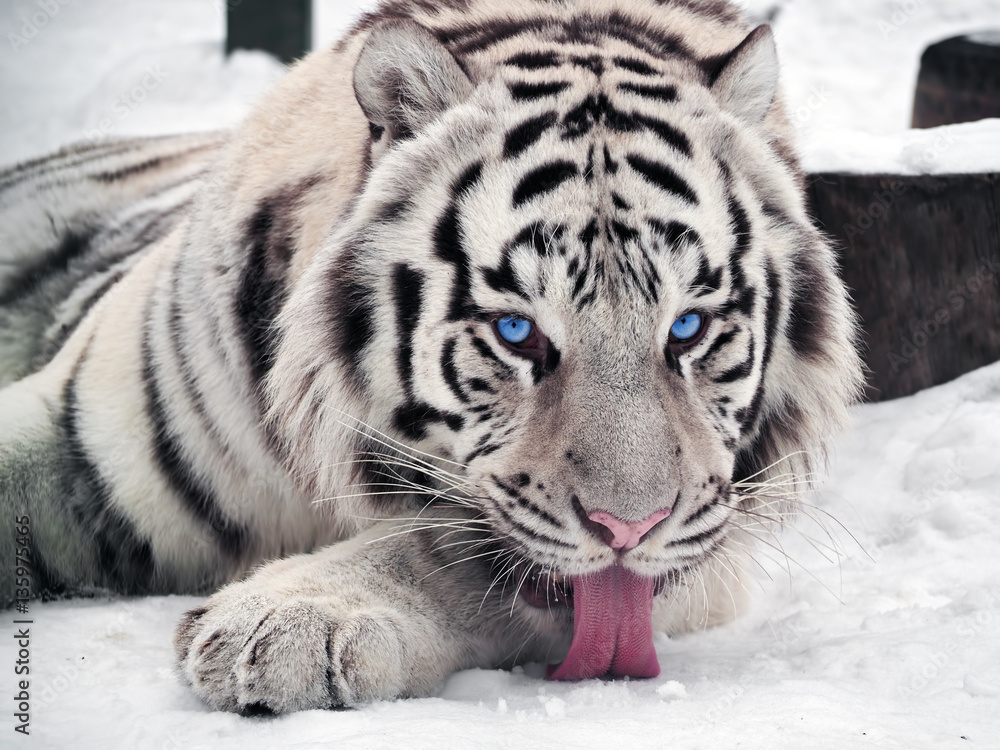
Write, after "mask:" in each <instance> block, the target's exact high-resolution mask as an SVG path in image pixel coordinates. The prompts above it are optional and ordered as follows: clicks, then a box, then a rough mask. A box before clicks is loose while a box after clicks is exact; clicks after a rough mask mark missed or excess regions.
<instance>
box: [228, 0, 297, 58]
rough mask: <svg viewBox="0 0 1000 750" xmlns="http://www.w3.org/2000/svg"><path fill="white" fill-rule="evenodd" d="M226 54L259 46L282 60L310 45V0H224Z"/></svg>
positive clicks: (295, 56) (293, 55)
mask: <svg viewBox="0 0 1000 750" xmlns="http://www.w3.org/2000/svg"><path fill="white" fill-rule="evenodd" d="M225 3H226V54H229V53H231V52H232V51H233V50H236V49H260V50H264V51H265V52H270V53H271V54H272V55H274V56H275V57H277V58H278V59H279V60H281V61H282V62H286V63H289V62H292V61H294V60H298V59H299V58H300V57H302V56H303V55H304V54H306V53H307V52H308V51H309V49H310V47H311V46H312V0H225Z"/></svg>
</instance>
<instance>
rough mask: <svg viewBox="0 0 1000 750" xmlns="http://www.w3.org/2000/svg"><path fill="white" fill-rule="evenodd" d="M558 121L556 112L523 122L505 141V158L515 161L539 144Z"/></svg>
mask: <svg viewBox="0 0 1000 750" xmlns="http://www.w3.org/2000/svg"><path fill="white" fill-rule="evenodd" d="M558 119H559V118H558V116H557V115H556V113H555V112H546V113H545V114H543V115H539V116H538V117H533V118H531V119H530V120H527V121H526V122H522V123H521V124H520V125H518V126H517V127H515V128H513V129H512V130H510V131H509V132H508V133H507V136H506V138H505V139H504V144H503V158H504V159H513V158H515V157H517V156H520V155H521V154H523V153H524V152H525V151H526V150H527V149H529V148H530V147H531V146H532V145H534V144H535V143H537V142H538V139H539V138H541V137H542V136H543V135H545V131H546V130H548V129H549V128H551V127H552V126H554V125H555V124H556V122H557V121H558Z"/></svg>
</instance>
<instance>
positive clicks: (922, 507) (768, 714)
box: [0, 0, 1000, 750]
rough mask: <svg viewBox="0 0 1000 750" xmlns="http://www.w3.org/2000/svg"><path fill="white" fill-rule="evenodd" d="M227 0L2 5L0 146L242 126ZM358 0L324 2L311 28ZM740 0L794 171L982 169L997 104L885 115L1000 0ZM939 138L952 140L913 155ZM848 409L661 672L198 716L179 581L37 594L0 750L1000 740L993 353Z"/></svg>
mask: <svg viewBox="0 0 1000 750" xmlns="http://www.w3.org/2000/svg"><path fill="white" fill-rule="evenodd" d="M223 4H224V0H155V1H154V0H144V2H142V3H129V2H126V0H5V3H4V4H3V6H2V7H0V164H5V163H10V162H14V161H18V160H21V159H24V158H29V157H32V156H37V155H40V154H42V153H44V152H46V151H48V150H50V149H53V148H56V147H58V146H60V145H63V144H65V143H67V142H69V141H72V140H76V139H80V138H88V137H94V138H96V137H100V135H101V134H102V133H110V134H127V133H154V132H172V131H177V130H181V129H184V130H194V129H201V128H209V127H220V126H226V125H229V124H232V123H234V122H236V121H238V119H239V118H240V117H241V116H242V114H243V113H244V112H245V111H246V109H247V107H248V106H250V105H251V103H252V102H253V101H254V100H255V99H256V98H257V97H259V96H260V95H261V93H263V92H264V91H266V90H267V88H268V87H269V86H270V85H271V84H272V83H273V81H275V80H277V78H278V77H280V75H281V74H282V68H281V66H279V65H278V64H277V63H275V62H273V61H272V60H270V59H269V58H267V57H266V56H264V55H260V54H251V53H240V54H239V55H237V56H235V57H234V58H233V59H231V60H229V61H225V60H224V59H223V56H222V54H221V52H220V40H221V37H222V34H223V17H222V13H221V7H222V6H223ZM370 4H371V3H370V2H362V1H358V0H321V1H320V4H319V6H318V11H317V24H316V26H317V29H316V36H317V40H318V41H320V42H322V43H325V42H328V41H329V40H331V39H333V38H334V37H335V36H336V33H337V30H338V29H341V28H343V27H344V26H345V25H347V23H349V21H350V19H351V18H352V17H353V16H354V15H355V14H356V13H357V12H358V9H359V8H361V7H363V6H366V5H370ZM748 5H750V6H751V7H753V8H754V9H755V10H759V11H761V12H765V11H767V10H768V9H770V8H773V7H777V6H780V13H779V14H778V15H777V17H776V21H775V28H776V34H777V38H778V44H779V49H780V52H781V55H782V58H783V60H784V63H785V68H784V70H785V74H784V75H785V85H786V89H787V91H788V94H789V101H790V104H791V107H792V111H793V113H796V114H795V118H796V123H797V125H798V126H799V127H800V130H801V131H802V134H803V139H804V143H805V146H804V149H805V153H806V157H807V163H808V164H809V165H810V166H811V167H813V168H829V167H830V166H831V165H843V164H844V163H845V162H844V160H845V159H850V160H852V161H851V164H855V165H856V164H857V163H859V162H860V163H861V164H864V165H870V164H871V163H873V162H874V163H876V164H878V165H882V166H878V167H871V168H872V169H882V168H886V167H885V165H887V164H888V165H890V167H889V168H892V167H897V168H899V169H901V170H902V169H907V168H911V169H912V168H917V167H924V165H926V167H925V168H926V169H928V170H932V171H947V169H948V167H949V166H950V164H951V162H948V160H949V159H954V160H955V161H956V162H961V161H962V160H961V159H959V158H958V157H957V156H949V155H948V154H951V155H954V154H960V153H965V154H966V156H968V154H969V153H972V154H973V155H978V156H979V157H980V158H979V159H978V160H977V161H971V162H970V163H969V165H968V166H967V167H965V168H970V167H971V168H994V169H995V168H997V167H996V166H993V167H989V166H987V165H990V164H993V165H1000V137H995V134H996V132H997V131H995V130H991V128H995V126H996V124H995V123H992V124H991V123H987V124H979V125H971V126H962V127H960V128H955V129H952V130H950V131H948V132H950V133H951V134H952V136H948V132H945V133H940V132H939V133H933V134H931V135H929V136H927V135H925V136H920V135H917V134H906V133H904V132H903V131H904V129H905V127H906V124H907V122H908V119H909V111H910V106H911V103H910V102H911V99H910V97H911V92H912V89H913V82H914V80H915V77H916V71H917V62H918V59H919V54H920V51H921V49H922V48H923V47H924V46H925V45H926V44H927V43H928V42H930V41H933V40H935V39H939V38H943V37H947V36H951V35H954V34H957V33H961V32H965V31H970V30H977V29H988V28H1000V0H900V2H898V3H897V2H889V1H888V0H826V1H824V0H786V1H785V2H780V0H752V1H751V2H748ZM45 8H49V9H50V10H49V11H46V10H45ZM52 8H55V9H56V10H55V12H51V9H52ZM38 13H42V14H43V16H38ZM43 17H44V19H45V21H44V24H42V23H41V20H40V19H41V18H43ZM32 18H35V19H36V21H32ZM32 29H34V33H32ZM29 34H30V36H29ZM11 35H14V36H13V37H12V36H11ZM22 40H23V43H22ZM104 126H106V127H104ZM859 131H866V132H867V133H868V134H869V135H867V136H860V135H858V132H859ZM955 134H957V135H955ZM947 137H952V140H957V141H959V146H957V147H955V148H954V149H951V150H949V149H944V150H943V151H941V152H940V153H938V152H937V151H934V152H933V153H932V156H931V159H930V161H928V157H927V154H928V153H931V150H933V149H935V148H937V146H936V145H935V144H936V143H939V142H940V139H941V138H947ZM922 138H931V139H932V140H930V141H926V142H925V141H923V140H921V139H922ZM933 139H938V140H933ZM970 139H971V140H970ZM970 142H971V143H973V144H974V146H968V147H967V146H963V145H962V144H968V143H970ZM963 149H964V150H963ZM845 152H846V155H845ZM852 154H853V156H852ZM942 154H945V155H944V156H942ZM838 159H840V160H841V161H837V160H838ZM946 162H947V163H946ZM914 165H915V166H914ZM986 289H987V291H986V293H991V294H995V293H996V285H995V279H994V280H993V281H992V282H991V283H990V284H989V285H987V288H986ZM941 335H947V332H944V333H943V334H941ZM931 345H933V344H931ZM918 356H919V355H918ZM856 417H857V418H856V423H855V426H854V428H853V430H852V431H851V433H850V434H848V435H847V436H845V438H844V440H843V441H842V445H841V447H840V450H839V452H838V454H837V458H836V460H835V463H834V465H833V468H832V472H831V478H830V480H829V481H828V482H827V483H826V485H825V487H824V490H823V491H822V492H821V493H819V494H817V495H816V496H814V497H812V498H809V502H810V503H812V504H813V505H814V506H815V507H807V508H806V509H805V510H806V513H805V514H804V515H803V517H802V518H801V519H800V520H799V521H798V522H797V523H796V524H795V526H794V527H793V528H790V529H788V530H786V531H785V533H784V534H783V535H782V536H780V537H778V538H766V539H763V540H762V543H761V545H760V547H759V550H758V557H759V560H760V562H761V571H760V575H759V583H758V585H757V586H756V587H755V588H754V592H753V593H754V603H753V605H752V607H751V608H750V611H749V612H748V613H747V614H746V615H745V616H744V617H743V618H742V619H740V620H739V621H737V622H735V623H732V624H730V625H727V626H724V627H721V628H717V629H715V630H712V631H707V632H700V633H694V634H690V635H688V636H685V637H682V638H677V639H674V640H668V639H666V638H661V639H660V640H659V641H658V642H657V650H658V652H659V660H660V664H661V665H662V667H663V674H662V676H661V677H660V678H658V679H655V680H647V681H632V682H599V681H589V682H584V683H577V684H565V683H558V684H557V683H549V682H545V681H544V680H542V679H540V675H541V669H540V668H537V669H529V670H527V672H521V671H517V672H514V673H505V672H481V671H472V672H465V673H461V674H457V675H455V676H454V677H452V678H451V679H450V680H449V681H448V683H447V684H446V685H445V687H444V689H443V691H442V692H441V694H440V695H439V696H438V697H436V698H432V699H426V700H416V701H400V702H393V703H384V704H378V705H374V706H370V707H368V708H365V709H362V710H358V711H346V712H318V711H314V712H305V713H302V714H297V715H292V716H288V717H283V718H278V719H245V718H241V717H238V716H234V715H229V714H220V713H212V712H209V711H208V710H206V708H205V707H204V706H203V705H202V704H200V703H199V702H198V701H197V700H196V699H195V698H194V697H193V695H192V694H191V693H190V692H189V691H188V690H187V689H186V688H185V687H184V686H183V685H182V684H181V683H180V682H179V680H178V679H177V677H176V676H175V674H174V672H173V670H172V651H171V646H170V637H171V632H172V630H173V627H174V625H175V623H176V622H177V621H178V619H179V617H180V615H181V613H182V612H183V611H184V610H186V609H187V608H190V607H192V606H194V605H195V604H196V603H198V601H199V600H198V599H196V598H193V597H169V598H152V599H143V600H136V601H121V600H117V601H102V600H89V601H70V602H58V603H52V604H45V605H43V604H34V605H33V606H32V609H31V613H30V617H31V619H32V620H33V623H32V625H31V665H30V666H31V689H30V693H31V700H32V709H31V736H30V738H25V737H21V736H17V735H14V733H13V727H14V724H15V721H14V719H13V715H12V714H13V713H14V710H15V709H14V702H13V701H12V700H11V696H12V695H13V694H14V693H15V692H16V689H15V683H14V674H13V672H14V662H15V660H16V658H17V656H16V652H15V648H14V639H13V638H12V637H10V633H11V630H13V628H12V626H11V625H10V623H11V621H12V619H13V615H11V614H10V613H4V615H3V618H2V620H0V621H2V622H3V623H4V624H3V629H2V630H0V674H2V675H3V677H2V678H0V693H2V695H3V696H6V698H5V700H6V701H7V703H6V707H5V708H4V709H3V710H2V711H0V716H3V717H4V718H3V719H0V733H2V734H0V736H3V737H6V738H7V739H4V740H2V746H3V747H15V746H21V745H24V746H26V747H38V748H50V747H51V748H63V747H65V748H129V749H130V748H198V747H206V748H207V747H213V748H215V747H219V748H226V747H234V748H240V749H241V750H253V749H254V748H268V749H269V750H270V749H271V748H275V747H297V748H307V747H321V746H322V747H328V746H334V747H366V748H367V747H374V748H378V747H386V748H399V747H405V748H422V747H427V748H439V747H445V748H447V747H456V748H458V747H461V748H464V747H489V748H493V747H510V748H533V747H608V746H616V747H617V746H626V747H640V748H645V747H672V748H735V747H746V748H765V747H766V748H769V749H770V748H802V747H809V748H855V747H877V748H901V749H905V750H910V749H913V748H950V747H955V748H969V747H983V748H1000V718H998V717H1000V554H997V552H998V542H997V539H998V538H1000V459H998V457H1000V364H997V365H993V366H991V367H988V368H985V369H983V370H980V371H978V372H975V373H972V374H970V375H967V376H966V377H964V378H962V379H960V380H958V381H956V382H954V383H950V384H947V385H944V386H941V387H939V388H936V389H932V390H929V391H925V392H923V393H920V394H918V395H916V396H914V397H911V398H907V399H901V400H898V401H894V402H889V403H883V404H878V405H868V406H862V407H859V408H858V409H857V410H856ZM0 418H2V417H0ZM811 518H812V519H816V520H810V519H811ZM817 520H818V523H817V522H816V521H817ZM15 743H19V744H17V745H15Z"/></svg>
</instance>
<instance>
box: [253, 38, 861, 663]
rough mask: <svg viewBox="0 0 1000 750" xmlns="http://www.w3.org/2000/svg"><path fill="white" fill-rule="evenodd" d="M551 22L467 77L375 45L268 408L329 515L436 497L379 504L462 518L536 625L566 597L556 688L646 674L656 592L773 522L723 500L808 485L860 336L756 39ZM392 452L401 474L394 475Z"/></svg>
mask: <svg viewBox="0 0 1000 750" xmlns="http://www.w3.org/2000/svg"><path fill="white" fill-rule="evenodd" d="M557 31H558V30H556V31H553V29H549V28H539V29H538V30H536V31H535V32H526V33H525V34H523V35H522V36H521V37H518V38H517V39H515V40H512V41H511V42H510V43H508V44H507V45H503V44H501V45H498V46H493V47H491V48H490V57H489V59H485V58H480V57H476V56H475V55H469V56H467V57H465V58H461V63H460V62H459V59H458V58H456V56H454V55H453V54H452V52H451V51H449V49H448V48H446V47H445V46H444V45H443V44H442V43H441V42H440V41H439V40H438V39H437V38H435V36H433V35H432V34H431V33H429V32H428V31H426V30H425V29H423V28H422V27H420V26H418V25H416V24H414V23H412V22H405V21H404V22H397V23H393V24H388V25H383V26H380V27H378V28H376V29H374V30H373V31H372V32H371V34H370V35H369V38H368V41H367V43H366V45H365V47H364V49H363V51H362V52H361V55H360V58H359V60H358V63H357V66H356V68H355V79H354V88H355V92H356V96H357V99H358V103H359V104H360V107H361V109H362V110H363V111H364V113H365V116H366V117H367V119H368V121H369V122H370V123H371V134H372V135H371V142H370V153H369V163H370V171H369V173H368V175H367V178H366V182H365V184H364V187H363V188H362V190H361V192H360V194H359V195H358V196H357V199H356V201H355V202H354V204H353V205H352V207H351V209H350V211H349V213H348V215H347V216H346V217H345V218H344V220H343V221H342V223H341V225H340V227H339V228H338V230H337V231H336V233H335V234H334V235H333V236H332V237H330V238H329V240H328V241H327V243H326V245H325V247H324V249H323V250H322V251H321V252H320V253H319V254H318V255H317V256H316V257H315V258H314V259H313V260H312V261H311V265H310V267H309V268H308V269H307V270H306V272H305V273H304V276H303V278H302V280H301V281H300V283H298V285H297V288H296V290H295V291H294V292H293V294H292V296H291V298H290V300H289V302H288V304H287V306H286V308H285V310H284V312H283V313H282V315H281V318H280V320H279V328H280V330H281V344H280V347H279V350H278V356H277V359H276V362H275V366H274V368H273V371H272V376H271V379H270V383H269V392H270V398H271V402H272V404H273V413H274V415H275V422H276V425H277V428H278V430H279V431H280V433H281V436H282V439H283V440H284V442H285V443H286V446H287V451H288V453H289V455H290V457H291V458H290V461H291V462H292V463H293V465H294V466H295V468H296V469H297V470H298V472H299V474H300V475H301V476H302V477H304V481H305V482H306V483H307V484H308V485H309V487H310V489H311V490H312V491H313V492H314V493H315V494H316V496H318V497H330V496H335V495H338V494H348V493H346V492H345V488H346V487H347V486H348V485H350V484H351V483H352V482H356V481H358V480H359V478H360V480H361V481H362V482H363V483H366V484H367V485H368V486H370V488H371V489H372V493H371V494H370V495H368V496H366V497H363V498H360V499H355V500H354V501H353V505H352V506H350V507H351V509H352V512H353V514H354V515H355V516H357V517H359V518H372V517H376V516H379V515H383V516H384V515H387V514H392V513H398V512H400V511H401V509H403V508H405V507H406V504H407V502H409V503H410V504H411V505H410V506H409V507H420V506H421V505H422V504H423V503H424V502H426V499H427V495H421V494H412V495H409V496H407V495H406V493H405V492H404V493H401V494H398V495H392V496H391V500H390V501H386V500H385V499H384V498H385V495H384V493H378V488H379V487H380V486H384V484H393V483H398V482H400V481H404V479H403V477H404V476H405V477H406V479H405V481H410V482H414V483H415V484H416V485H417V486H428V487H431V488H432V489H436V490H438V491H439V494H435V493H433V492H432V494H431V497H437V498H438V499H439V500H440V499H441V498H445V499H447V498H449V497H450V498H452V499H453V500H455V501H456V502H461V503H463V504H465V505H466V506H467V507H468V506H471V507H472V512H473V513H474V514H475V515H476V517H477V518H478V519H480V520H484V521H486V523H487V525H488V529H489V533H490V535H491V536H492V537H493V538H494V539H495V540H496V541H497V543H498V545H499V547H500V548H501V549H502V550H504V551H505V552H506V555H505V556H503V557H502V558H501V559H502V560H503V561H504V563H505V564H507V568H506V569H507V571H508V572H511V573H512V574H513V575H515V576H516V577H517V578H518V583H519V584H520V595H521V600H522V604H523V605H524V606H528V607H535V608H537V609H539V610H540V611H542V612H547V611H548V610H549V609H550V608H549V607H548V605H549V604H550V603H552V602H553V601H555V600H560V601H566V600H567V598H568V599H569V600H570V601H571V602H572V606H573V608H574V610H575V625H574V627H575V629H576V633H577V634H576V636H575V637H574V640H573V645H572V647H571V650H570V656H569V657H568V658H567V660H566V661H565V662H564V663H563V666H562V667H560V670H559V671H557V672H556V676H557V677H585V676H591V675H594V674H603V673H604V672H606V671H609V670H610V671H612V672H614V673H618V674H631V675H644V674H650V673H653V672H654V671H655V668H656V664H655V654H654V655H653V656H652V661H650V651H651V648H652V647H651V640H650V636H649V633H648V630H649V611H650V608H651V607H652V600H653V596H654V595H655V594H656V593H658V592H659V590H660V589H661V588H662V587H663V586H664V584H665V583H667V582H673V583H674V584H677V582H678V581H681V580H682V579H683V576H684V572H685V571H696V570H698V569H699V568H700V567H702V566H704V565H706V564H707V563H708V562H709V561H711V560H712V559H715V558H718V557H719V556H725V555H726V554H728V553H729V552H731V551H733V550H734V549H735V548H736V547H735V546H734V545H738V544H742V543H743V540H740V538H739V535H740V531H741V529H742V528H745V527H746V526H747V524H748V523H750V522H751V520H752V519H757V518H759V517H761V516H763V517H765V518H772V519H777V518H779V517H780V514H781V513H782V508H781V507H778V506H777V505H776V504H775V503H774V502H771V501H770V500H768V499H766V498H763V497H761V496H759V495H757V496H755V495H754V494H753V493H750V494H748V493H745V492H740V491H738V490H739V484H738V483H739V482H740V481H741V480H746V479H747V478H749V477H753V478H754V480H755V481H758V480H759V481H765V480H767V479H768V478H769V477H773V476H774V475H775V474H777V473H785V472H791V473H793V474H796V475H799V476H802V475H804V473H805V472H806V471H807V470H808V468H809V466H810V462H811V460H814V459H815V458H816V457H818V456H821V454H822V451H823V446H824V444H825V442H826V440H827V439H828V437H829V436H831V435H832V434H833V433H834V431H835V430H836V429H837V428H838V427H839V426H840V425H841V423H842V422H843V421H844V417H845V411H846V405H847V404H848V403H850V402H851V401H852V400H853V398H854V397H855V394H856V392H857V388H858V384H859V379H860V376H859V371H860V368H859V364H858V359H857V355H856V353H855V348H854V345H853V337H854V317H853V314H852V312H851V311H850V308H849V305H848V302H847V295H846V293H845V290H844V288H843V286H842V284H841V282H840V281H839V280H838V278H837V274H836V267H835V261H834V256H833V254H832V252H831V250H830V248H829V247H828V245H827V244H826V242H825V240H824V239H823V237H822V236H821V235H820V234H819V233H818V232H817V231H816V230H815V229H814V228H813V227H812V225H811V224H810V221H809V218H808V216H807V214H806V211H805V208H804V202H803V196H802V180H801V175H800V173H799V172H798V168H797V166H796V164H795V161H794V158H793V157H792V156H790V150H789V147H788V145H787V138H786V129H787V125H786V124H785V121H784V119H783V116H782V113H781V107H780V104H779V103H778V102H776V99H775V96H776V88H777V63H776V56H775V51H774V45H773V41H772V38H771V35H770V32H769V30H768V29H767V28H766V27H760V28H757V29H756V30H754V31H751V32H750V33H749V34H747V35H745V38H744V39H743V41H742V42H741V43H739V44H737V45H736V46H735V48H733V49H732V51H731V52H729V53H728V54H726V55H724V56H721V57H716V58H712V59H707V60H706V59H701V60H699V59H697V58H696V57H695V56H693V55H691V54H685V53H684V52H683V51H681V50H675V51H674V52H673V53H671V54H661V55H654V54H652V53H651V52H650V51H649V49H648V48H645V47H643V46H639V45H636V44H635V43H634V40H630V39H627V38H624V37H623V36H622V35H615V34H612V33H610V32H609V31H608V30H607V25H605V26H604V27H601V26H600V25H595V26H594V28H589V29H588V28H584V27H583V26H579V27H577V28H575V29H573V30H570V29H564V30H563V32H565V33H561V34H560V33H556V32H557ZM571 32H572V33H571ZM744 33H745V32H744ZM737 41H738V40H737ZM525 50H528V51H525ZM381 436H385V437H381ZM394 441H398V444H400V445H405V446H408V447H409V448H410V449H412V450H411V451H407V450H402V449H401V452H400V455H410V456H416V457H418V458H416V459H414V460H412V461H409V467H410V468H413V469H414V471H412V472H406V471H405V470H403V469H400V468H399V465H398V464H397V466H395V467H393V466H388V467H387V466H384V465H382V459H383V458H385V457H386V454H390V453H395V452H396V451H395V448H394V446H395V445H397V443H395V442H394ZM416 451H419V452H420V453H416ZM347 452H350V453H351V454H352V455H353V456H355V457H358V458H359V460H358V462H357V463H356V464H355V468H356V467H357V466H361V467H362V470H361V474H360V477H359V475H358V474H357V473H354V474H349V473H346V472H345V471H344V469H343V462H344V458H345V453H347ZM426 455H431V456H434V457H436V458H435V459H434V460H432V461H431V463H432V464H434V465H436V466H440V467H441V468H442V469H443V470H446V471H447V472H449V473H450V474H452V475H458V476H460V477H461V478H462V483H461V486H458V487H456V486H450V487H444V488H443V487H442V483H441V481H439V480H435V479H434V477H433V476H432V475H434V474H435V472H434V471H431V470H428V471H421V470H420V469H421V466H422V465H423V464H422V462H423V460H424V458H426ZM439 476H444V473H443V472H442V473H441V474H440V475H439ZM355 494H356V493H355ZM407 497H409V500H407ZM459 497H460V498H462V499H456V498H459ZM542 572H544V575H539V573H542ZM678 585H679V584H678ZM567 612H568V610H567ZM609 612H610V613H612V614H611V615H610V617H609V616H608V615H607V613H609ZM616 639H617V643H618V644H619V645H618V647H617V649H616V648H615V647H612V648H611V649H610V652H609V653H605V652H607V648H605V646H603V645H602V644H603V643H604V642H606V641H608V640H610V641H611V642H612V643H615V642H616ZM602 649H603V651H602ZM602 654H603V655H602Z"/></svg>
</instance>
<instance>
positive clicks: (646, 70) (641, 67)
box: [614, 57, 656, 76]
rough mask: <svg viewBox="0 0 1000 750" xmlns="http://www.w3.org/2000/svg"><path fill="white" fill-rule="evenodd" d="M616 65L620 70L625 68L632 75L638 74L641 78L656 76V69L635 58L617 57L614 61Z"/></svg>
mask: <svg viewBox="0 0 1000 750" xmlns="http://www.w3.org/2000/svg"><path fill="white" fill-rule="evenodd" d="M614 63H615V65H617V66H618V67H619V68H624V69H625V70H627V71H630V72H632V73H638V74H639V75H641V76H655V75H656V70H655V69H654V68H651V67H650V66H649V65H647V64H646V63H644V62H643V61H642V60H637V59H635V58H634V57H616V58H615V59H614Z"/></svg>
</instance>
